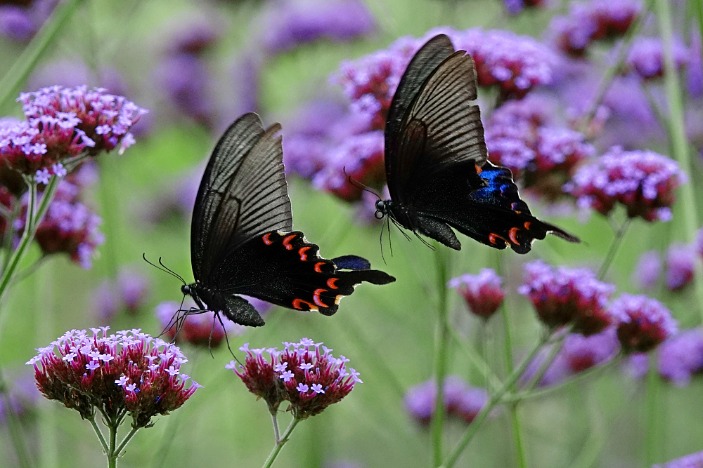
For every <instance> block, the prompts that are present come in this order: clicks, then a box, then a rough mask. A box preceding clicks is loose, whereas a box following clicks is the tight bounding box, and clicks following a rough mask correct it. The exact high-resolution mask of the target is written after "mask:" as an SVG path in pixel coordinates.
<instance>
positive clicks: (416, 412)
mask: <svg viewBox="0 0 703 468" xmlns="http://www.w3.org/2000/svg"><path fill="white" fill-rule="evenodd" d="M443 389H444V406H445V412H446V414H447V415H448V416H450V417H455V418H457V419H460V420H462V421H464V422H466V423H471V422H472V421H473V420H474V418H475V417H476V415H477V414H478V413H479V411H481V409H482V408H483V407H484V406H485V405H486V403H487V402H488V393H487V392H486V391H485V390H484V389H482V388H476V387H471V386H470V385H468V384H467V383H466V382H465V381H464V380H463V379H462V378H460V377H458V376H454V375H450V376H447V377H446V378H445V379H444V385H443ZM436 395H437V385H436V382H435V381H434V380H428V381H426V382H423V383H421V384H418V385H415V386H414V387H411V388H409V389H408V391H407V392H406V393H405V398H404V402H405V409H406V410H407V411H408V413H409V414H410V416H411V417H412V418H413V419H414V420H415V421H416V422H418V423H419V424H421V425H423V426H427V425H429V423H430V421H431V420H432V417H433V416H434V412H435V411H434V408H435V398H436Z"/></svg>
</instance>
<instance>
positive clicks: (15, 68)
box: [0, 0, 83, 109]
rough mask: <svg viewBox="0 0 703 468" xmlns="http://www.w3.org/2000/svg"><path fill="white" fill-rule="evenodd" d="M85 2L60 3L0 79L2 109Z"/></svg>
mask: <svg viewBox="0 0 703 468" xmlns="http://www.w3.org/2000/svg"><path fill="white" fill-rule="evenodd" d="M82 1H83V0H65V1H62V2H59V4H58V5H57V6H56V9H55V10H54V12H53V14H52V15H51V18H49V19H48V20H47V21H46V23H44V26H43V27H42V28H41V30H40V31H39V32H38V33H37V35H36V36H35V37H34V39H33V40H32V42H30V43H29V45H28V46H27V47H26V48H25V49H24V51H23V52H22V54H21V55H20V56H19V58H18V59H17V60H16V61H15V62H14V63H13V64H12V67H11V68H10V70H9V71H8V72H7V73H5V76H3V77H2V79H0V109H5V108H6V107H7V106H8V105H9V104H10V103H11V102H13V100H14V98H15V96H17V93H18V92H19V91H20V89H21V88H22V86H24V82H25V81H26V80H27V77H28V76H29V74H30V73H31V72H32V70H33V69H34V67H35V66H36V65H37V63H38V62H39V59H40V58H41V57H42V55H43V54H44V53H45V52H46V50H47V49H48V48H49V46H50V45H52V44H54V41H55V39H56V37H57V36H58V34H59V33H60V32H61V30H62V29H63V28H64V26H66V24H67V23H68V20H69V19H70V18H71V17H72V16H73V14H74V13H75V12H76V10H77V9H78V6H79V5H80V4H81V2H82Z"/></svg>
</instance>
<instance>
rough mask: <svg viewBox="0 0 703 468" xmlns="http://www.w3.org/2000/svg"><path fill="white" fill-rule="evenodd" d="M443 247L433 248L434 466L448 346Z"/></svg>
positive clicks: (446, 267)
mask: <svg viewBox="0 0 703 468" xmlns="http://www.w3.org/2000/svg"><path fill="white" fill-rule="evenodd" d="M445 250H446V249H445V248H444V247H443V246H438V245H437V246H435V251H434V253H435V264H436V268H437V286H436V290H437V294H438V298H437V299H438V301H437V328H436V331H435V359H434V361H435V382H436V387H437V393H436V395H435V401H434V408H435V409H434V414H433V415H432V422H431V424H432V426H431V429H430V431H431V435H430V437H431V439H432V460H433V465H434V466H440V465H441V464H442V438H443V435H444V431H443V430H444V416H445V414H444V413H445V411H444V410H445V408H444V377H445V375H446V374H447V358H448V344H449V323H448V316H449V307H448V295H447V281H448V279H449V256H448V255H447V252H445Z"/></svg>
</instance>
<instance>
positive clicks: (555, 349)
mask: <svg viewBox="0 0 703 468" xmlns="http://www.w3.org/2000/svg"><path fill="white" fill-rule="evenodd" d="M565 338H566V333H565V334H563V335H562V336H561V337H560V339H559V341H557V342H556V343H552V348H551V349H550V350H549V355H548V356H547V358H546V359H545V360H544V361H542V362H541V363H540V365H539V369H537V372H535V373H534V374H533V375H532V377H531V378H530V380H529V381H528V382H527V384H526V385H525V388H527V389H532V388H534V387H535V386H536V385H538V384H539V382H540V380H542V377H544V374H546V373H547V370H549V368H550V367H551V365H552V363H553V362H554V360H555V359H556V358H557V355H558V354H559V351H561V350H562V348H563V347H564V340H565Z"/></svg>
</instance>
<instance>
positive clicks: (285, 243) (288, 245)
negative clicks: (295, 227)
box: [283, 234, 297, 250]
mask: <svg viewBox="0 0 703 468" xmlns="http://www.w3.org/2000/svg"><path fill="white" fill-rule="evenodd" d="M296 236H297V234H288V235H287V236H286V237H284V238H283V247H285V248H286V250H292V249H293V246H292V245H291V241H292V240H293V239H295V238H296Z"/></svg>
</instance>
